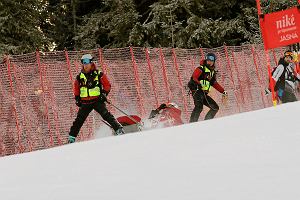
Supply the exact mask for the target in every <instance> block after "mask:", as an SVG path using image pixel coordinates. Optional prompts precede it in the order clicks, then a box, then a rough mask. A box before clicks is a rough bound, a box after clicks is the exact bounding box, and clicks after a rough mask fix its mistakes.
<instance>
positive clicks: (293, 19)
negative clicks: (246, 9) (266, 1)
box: [260, 7, 300, 49]
mask: <svg viewBox="0 0 300 200" xmlns="http://www.w3.org/2000/svg"><path fill="white" fill-rule="evenodd" d="M260 27H261V32H262V36H263V40H264V45H265V49H273V48H276V47H281V46H287V45H290V44H294V43H297V42H300V11H299V10H298V9H297V7H295V8H291V9H288V10H284V11H279V12H273V13H270V14H266V15H264V17H261V18H260Z"/></svg>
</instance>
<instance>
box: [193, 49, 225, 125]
mask: <svg viewBox="0 0 300 200" xmlns="http://www.w3.org/2000/svg"><path fill="white" fill-rule="evenodd" d="M215 61H216V55H215V54H213V53H208V54H207V55H206V56H205V60H204V61H203V64H202V65H201V66H199V67H197V68H196V69H195V71H194V73H193V75H192V77H191V80H190V81H189V83H188V87H189V89H190V90H191V92H192V95H193V99H194V105H195V107H194V109H193V111H192V114H191V117H190V122H197V121H198V119H199V116H200V113H201V112H202V110H203V105H205V106H207V107H209V108H210V110H209V111H208V113H207V114H206V116H205V120H207V119H212V118H214V117H215V115H216V114H217V112H218V110H219V106H218V104H217V103H216V102H215V101H214V100H213V98H211V97H210V96H209V95H208V93H209V91H210V90H211V86H213V87H214V88H215V89H216V90H218V91H219V92H220V93H222V94H223V97H224V98H226V97H227V92H226V91H225V90H224V88H223V87H222V86H221V85H220V84H219V83H218V82H217V80H216V71H215Z"/></svg>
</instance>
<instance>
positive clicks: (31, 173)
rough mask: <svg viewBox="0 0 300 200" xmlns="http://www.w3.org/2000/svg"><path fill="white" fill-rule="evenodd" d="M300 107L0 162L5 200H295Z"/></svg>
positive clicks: (299, 162)
mask: <svg viewBox="0 0 300 200" xmlns="http://www.w3.org/2000/svg"><path fill="white" fill-rule="evenodd" d="M299 113H300V103H299V102H295V103H290V104H286V105H279V106H277V107H272V108H267V109H263V110H259V111H254V112H248V113H242V114H237V115H233V116H228V117H224V118H217V119H214V120H210V121H202V122H198V123H193V124H187V125H183V126H178V127H172V128H165V129H156V130H153V131H145V132H142V133H140V134H127V135H123V136H116V137H105V138H100V139H95V140H91V141H87V142H81V143H74V144H70V145H65V146H62V147H56V148H52V149H47V150H41V151H36V152H31V153H25V154H19V155H13V156H7V157H2V158H0V197H1V199H2V200H20V199H30V200H58V199H62V200H67V199H70V200H83V199H86V200H200V199H203V200H260V199H261V200H286V199H289V200H292V199H295V200H296V199H300V190H299V184H300V131H299V120H300V117H299Z"/></svg>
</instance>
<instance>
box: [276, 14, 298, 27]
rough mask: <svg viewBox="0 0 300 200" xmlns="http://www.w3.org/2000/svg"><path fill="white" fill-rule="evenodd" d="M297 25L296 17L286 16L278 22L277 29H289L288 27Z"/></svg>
mask: <svg viewBox="0 0 300 200" xmlns="http://www.w3.org/2000/svg"><path fill="white" fill-rule="evenodd" d="M295 25H296V22H295V17H294V15H293V14H292V15H291V16H289V15H285V16H283V17H282V19H281V20H278V21H276V28H277V29H283V28H288V27H291V26H295Z"/></svg>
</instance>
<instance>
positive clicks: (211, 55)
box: [205, 53, 217, 62]
mask: <svg viewBox="0 0 300 200" xmlns="http://www.w3.org/2000/svg"><path fill="white" fill-rule="evenodd" d="M205 60H211V61H214V62H215V61H216V60H217V56H216V55H215V54H214V53H208V54H206V56H205Z"/></svg>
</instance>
